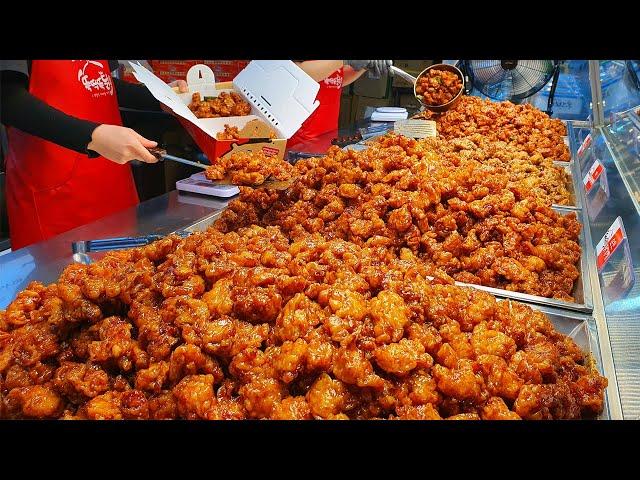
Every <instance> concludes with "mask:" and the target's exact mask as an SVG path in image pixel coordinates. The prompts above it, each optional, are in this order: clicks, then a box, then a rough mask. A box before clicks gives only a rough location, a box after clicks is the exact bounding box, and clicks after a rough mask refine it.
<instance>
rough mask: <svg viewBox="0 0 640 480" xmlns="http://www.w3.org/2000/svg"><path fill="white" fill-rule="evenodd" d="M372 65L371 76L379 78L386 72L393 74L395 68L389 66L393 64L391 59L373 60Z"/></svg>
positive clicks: (370, 68)
mask: <svg viewBox="0 0 640 480" xmlns="http://www.w3.org/2000/svg"><path fill="white" fill-rule="evenodd" d="M371 62H372V66H371V67H369V74H368V75H369V78H375V79H378V78H380V77H381V76H382V75H384V74H385V73H388V74H392V72H393V70H391V69H390V68H389V67H391V65H392V64H393V62H392V61H391V60H371Z"/></svg>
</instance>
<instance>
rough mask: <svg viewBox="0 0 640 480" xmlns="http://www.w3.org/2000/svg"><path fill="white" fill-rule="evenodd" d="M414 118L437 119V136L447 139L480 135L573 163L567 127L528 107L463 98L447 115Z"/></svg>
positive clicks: (424, 115)
mask: <svg viewBox="0 0 640 480" xmlns="http://www.w3.org/2000/svg"><path fill="white" fill-rule="evenodd" d="M413 118H416V119H424V120H435V121H436V123H437V129H438V135H440V136H442V137H444V138H445V139H453V138H460V137H467V136H470V135H474V134H480V135H482V136H483V137H484V138H485V139H486V140H498V141H502V142H506V143H508V144H510V145H512V146H514V147H516V148H517V149H518V150H522V151H525V152H526V153H528V154H529V155H533V154H535V153H539V154H540V155H542V156H543V157H544V158H549V159H551V160H559V161H566V162H568V161H570V160H571V155H570V153H569V147H567V145H566V144H565V143H564V139H563V136H564V135H566V127H565V125H564V124H563V123H562V121H560V120H558V119H555V118H550V117H549V116H548V115H547V114H546V113H544V112H542V111H540V110H538V109H537V108H535V107H533V106H531V105H529V104H525V105H515V104H513V103H511V102H492V101H489V100H483V99H481V98H478V97H472V96H463V97H461V98H460V101H458V102H456V104H455V105H454V106H453V107H451V108H450V109H449V110H447V111H446V112H443V113H441V114H437V113H433V112H429V113H427V111H425V112H421V113H419V114H418V115H416V116H414V117H413Z"/></svg>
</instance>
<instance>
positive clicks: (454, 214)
mask: <svg viewBox="0 0 640 480" xmlns="http://www.w3.org/2000/svg"><path fill="white" fill-rule="evenodd" d="M438 141H439V140H437V139H427V140H424V141H420V142H417V141H416V140H413V139H408V138H406V137H402V136H386V137H383V138H381V139H380V141H378V142H376V143H374V144H372V145H371V146H370V148H368V149H366V150H363V151H355V150H347V151H343V150H340V149H338V148H337V147H332V148H331V149H330V150H329V151H328V153H327V156H326V157H322V158H311V159H302V160H300V161H298V162H297V163H296V165H295V167H294V168H295V170H296V175H295V178H296V180H295V182H293V184H292V185H291V186H290V187H289V188H288V189H287V190H285V191H273V190H266V191H265V190H260V191H258V190H253V189H241V194H240V197H239V198H238V199H236V200H234V201H232V202H231V203H230V204H229V206H228V208H227V209H226V210H225V212H223V214H222V216H221V218H220V220H219V222H218V224H217V225H218V228H220V229H221V230H222V231H232V230H236V229H237V228H239V227H243V226H249V225H252V224H258V225H262V226H269V225H276V226H279V227H281V229H282V230H283V232H285V234H286V235H287V236H289V237H290V238H292V239H294V240H299V239H302V238H304V237H305V236H306V235H309V234H314V233H320V234H321V235H323V237H324V238H326V239H333V238H340V239H343V240H347V241H349V242H352V243H355V244H357V245H359V246H367V245H371V244H375V245H384V246H385V247H386V248H387V249H389V251H390V252H391V254H393V255H398V254H399V252H400V251H401V249H402V248H407V249H409V250H410V251H411V252H412V253H413V254H415V255H416V256H417V257H419V258H420V260H421V261H423V262H426V263H428V264H430V265H434V266H437V267H439V268H441V269H443V270H444V271H445V272H446V273H447V274H449V275H451V276H452V277H453V278H454V279H456V280H458V281H461V282H466V283H474V284H480V285H486V286H489V287H497V288H503V289H507V290H512V291H518V292H523V293H528V294H532V295H540V296H543V297H552V298H556V299H562V300H567V301H572V300H573V297H572V296H571V293H572V290H573V285H574V282H575V280H576V279H577V278H578V276H579V271H578V269H577V268H576V264H577V263H578V261H579V259H580V253H581V249H580V246H579V245H578V236H579V233H580V228H581V225H580V223H579V222H578V220H577V218H576V215H575V214H574V213H570V214H568V215H564V216H563V215H561V214H559V213H557V212H555V211H554V210H552V209H551V208H550V204H549V203H545V202H543V201H541V200H539V199H538V198H536V192H535V191H531V190H529V189H527V187H526V185H524V184H522V183H517V182H515V183H514V182H513V181H510V175H509V174H508V172H507V171H506V169H504V168H502V167H496V166H494V165H490V164H483V163H481V162H479V161H477V160H474V159H472V158H468V157H467V156H464V155H457V154H456V152H455V149H452V150H451V151H450V152H449V156H448V157H447V156H441V155H440V154H439V153H438V150H437V149H436V148H432V145H433V144H434V142H435V143H437V142H438Z"/></svg>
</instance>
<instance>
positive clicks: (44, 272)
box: [0, 191, 235, 309]
mask: <svg viewBox="0 0 640 480" xmlns="http://www.w3.org/2000/svg"><path fill="white" fill-rule="evenodd" d="M233 198H235V197H231V198H225V199H222V198H214V197H207V196H203V195H198V194H189V193H183V192H178V191H172V192H169V193H167V194H165V195H161V196H159V197H156V198H153V199H151V200H148V201H146V202H142V203H140V204H139V205H138V206H136V207H132V208H129V209H126V210H123V211H121V212H118V213H115V214H113V215H109V216H107V217H104V218H101V219H99V220H96V221H95V222H92V223H89V224H87V225H83V226H81V227H78V228H75V229H73V230H70V231H68V232H65V233H63V234H60V235H57V236H55V237H53V238H50V239H49V240H45V241H43V242H39V243H36V244H33V245H30V246H28V247H25V248H21V249H19V250H16V251H15V252H11V253H8V254H6V255H2V256H0V309H4V308H6V307H7V305H8V304H9V303H10V302H11V301H12V300H13V299H14V298H15V296H16V294H17V293H18V292H19V291H20V290H22V289H23V288H24V287H26V286H27V285H28V283H29V282H30V281H32V280H39V281H41V282H43V283H51V282H54V281H55V280H56V279H57V278H58V276H59V275H60V273H61V272H62V270H63V269H64V268H65V267H66V266H67V265H69V264H71V263H72V262H73V258H72V252H71V242H73V241H76V240H93V239H98V238H108V237H124V236H136V235H148V234H151V233H155V234H159V235H165V234H168V233H171V232H173V231H175V230H178V229H180V228H184V227H187V226H189V225H193V224H194V223H196V222H198V221H199V220H202V219H204V218H207V217H210V216H212V215H216V214H217V213H219V212H220V211H221V210H222V209H223V208H224V207H225V206H226V205H227V203H229V201H230V200H232V199H233ZM101 255H104V254H100V253H95V254H90V256H91V258H99V257H100V256H101Z"/></svg>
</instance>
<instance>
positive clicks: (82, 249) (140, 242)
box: [71, 230, 191, 265]
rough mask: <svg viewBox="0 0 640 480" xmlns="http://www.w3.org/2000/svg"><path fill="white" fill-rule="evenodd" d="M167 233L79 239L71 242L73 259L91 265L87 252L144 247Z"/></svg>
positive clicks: (180, 232) (185, 233)
mask: <svg viewBox="0 0 640 480" xmlns="http://www.w3.org/2000/svg"><path fill="white" fill-rule="evenodd" d="M170 235H178V236H179V237H181V238H185V237H188V236H189V235H191V232H188V231H187V230H176V231H175V232H173V233H171V234H170ZM165 236H166V235H155V234H151V235H143V236H141V237H114V238H103V239H100V240H79V241H77V242H72V243H71V251H72V252H73V260H74V261H75V262H77V263H84V264H85V265H89V264H90V263H91V258H90V257H89V255H87V253H93V252H105V251H107V250H124V249H126V248H135V247H144V246H145V245H149V244H150V243H152V242H155V241H156V240H160V239H161V238H164V237H165Z"/></svg>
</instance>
